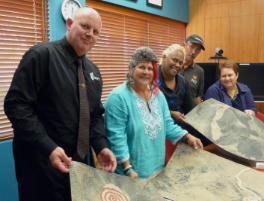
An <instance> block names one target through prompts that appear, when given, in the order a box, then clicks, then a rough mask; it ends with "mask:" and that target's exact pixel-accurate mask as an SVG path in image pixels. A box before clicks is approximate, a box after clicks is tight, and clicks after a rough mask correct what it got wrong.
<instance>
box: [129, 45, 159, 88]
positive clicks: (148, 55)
mask: <svg viewBox="0 0 264 201" xmlns="http://www.w3.org/2000/svg"><path fill="white" fill-rule="evenodd" d="M157 61H158V58H157V56H156V55H155V53H154V52H153V50H152V49H151V48H149V47H139V48H137V49H136V50H135V51H134V53H133V55H132V57H131V60H130V62H129V64H128V69H129V71H128V74H127V79H128V85H129V86H130V87H131V86H132V85H133V83H134V81H133V72H134V69H135V67H136V66H137V65H138V64H139V63H141V62H157Z"/></svg>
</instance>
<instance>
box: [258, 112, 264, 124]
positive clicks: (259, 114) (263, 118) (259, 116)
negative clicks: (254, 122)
mask: <svg viewBox="0 0 264 201" xmlns="http://www.w3.org/2000/svg"><path fill="white" fill-rule="evenodd" d="M256 117H257V118H258V119H259V120H261V121H262V122H263V123H264V114H262V113H261V112H258V111H257V112H256Z"/></svg>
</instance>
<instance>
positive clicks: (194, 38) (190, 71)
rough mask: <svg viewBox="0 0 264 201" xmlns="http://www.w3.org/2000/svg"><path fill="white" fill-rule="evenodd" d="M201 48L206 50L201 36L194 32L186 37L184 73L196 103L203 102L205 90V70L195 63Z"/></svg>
mask: <svg viewBox="0 0 264 201" xmlns="http://www.w3.org/2000/svg"><path fill="white" fill-rule="evenodd" d="M201 50H205V48H204V40H203V39H202V37H201V36H199V35H197V34H193V35H190V36H188V37H187V38H186V41H185V58H184V64H183V75H184V77H185V79H186V80H187V81H188V83H189V85H190V94H191V96H192V97H193V99H194V102H195V104H196V105H197V104H199V103H201V102H202V96H203V90H204V70H203V69H202V68H201V67H200V66H199V65H198V64H196V63H194V59H195V58H196V57H197V56H198V55H199V53H200V52H201Z"/></svg>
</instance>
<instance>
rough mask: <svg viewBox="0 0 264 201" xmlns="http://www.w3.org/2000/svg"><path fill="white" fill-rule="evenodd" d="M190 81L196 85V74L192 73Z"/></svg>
mask: <svg viewBox="0 0 264 201" xmlns="http://www.w3.org/2000/svg"><path fill="white" fill-rule="evenodd" d="M191 82H192V83H193V84H195V85H197V83H198V76H197V75H193V76H192V79H191Z"/></svg>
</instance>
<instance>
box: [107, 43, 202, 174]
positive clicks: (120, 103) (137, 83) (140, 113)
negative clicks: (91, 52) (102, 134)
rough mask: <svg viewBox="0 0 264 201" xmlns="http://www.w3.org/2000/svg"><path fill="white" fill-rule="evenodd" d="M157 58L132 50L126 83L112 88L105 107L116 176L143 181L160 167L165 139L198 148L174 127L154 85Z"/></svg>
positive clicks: (196, 141) (142, 50)
mask: <svg viewBox="0 0 264 201" xmlns="http://www.w3.org/2000/svg"><path fill="white" fill-rule="evenodd" d="M157 77H158V69H157V57H156V55H155V54H154V52H153V51H152V50H151V49H150V48H148V47H141V48H138V49H136V50H135V52H134V54H133V55H132V58H131V61H130V63H129V72H128V76H127V78H128V79H127V81H125V82H124V83H123V84H121V85H120V86H118V87H117V88H115V89H114V90H113V91H112V92H111V94H110V95H109V97H108V100H107V102H106V104H105V110H106V113H105V122H106V130H107V136H108V139H109V141H110V145H111V149H112V151H113V152H114V154H115V155H116V157H117V160H118V167H117V173H119V174H123V175H127V176H130V177H141V178H147V177H150V176H153V175H156V174H157V173H158V172H159V171H160V170H161V169H162V168H163V166H164V159H165V139H166V138H168V139H170V141H171V142H172V143H176V142H178V141H179V140H183V141H185V142H186V143H187V144H189V145H191V146H193V147H194V148H202V147H203V145H202V143H201V141H200V140H199V139H198V138H196V137H194V136H192V135H191V134H189V133H188V132H187V131H186V130H183V129H182V128H181V127H180V126H178V125H177V124H174V122H173V120H172V118H171V115H170V111H169V109H168V105H167V102H166V99H165V97H164V95H163V93H162V92H161V91H160V90H159V88H158V86H157Z"/></svg>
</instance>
